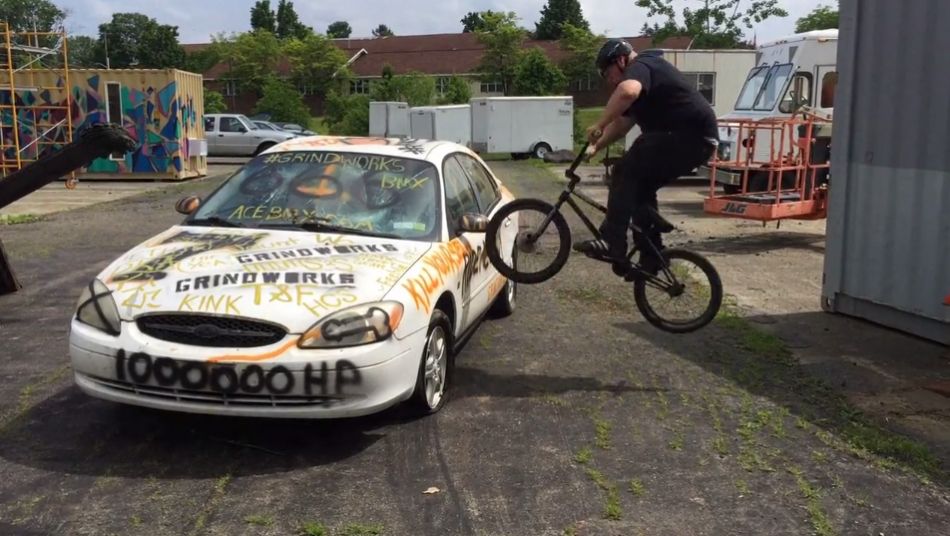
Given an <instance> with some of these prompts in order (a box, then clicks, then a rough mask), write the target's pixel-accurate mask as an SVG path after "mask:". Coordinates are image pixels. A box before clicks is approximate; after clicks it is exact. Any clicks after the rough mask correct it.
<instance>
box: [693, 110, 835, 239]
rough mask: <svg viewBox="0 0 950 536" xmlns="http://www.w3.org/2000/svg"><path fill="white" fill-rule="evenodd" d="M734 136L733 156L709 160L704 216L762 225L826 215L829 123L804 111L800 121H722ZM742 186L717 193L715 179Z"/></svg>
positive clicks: (798, 119) (814, 218) (786, 119)
mask: <svg viewBox="0 0 950 536" xmlns="http://www.w3.org/2000/svg"><path fill="white" fill-rule="evenodd" d="M719 126H720V127H722V129H724V130H726V131H727V132H730V134H731V133H733V132H735V133H736V136H735V137H734V138H732V137H731V136H730V138H731V139H735V140H737V143H735V144H734V145H732V150H731V154H728V155H727V156H726V157H725V158H723V157H722V156H720V154H719V153H718V152H717V154H715V155H714V156H713V158H712V160H710V162H709V165H708V167H709V170H710V172H709V177H710V189H709V197H707V198H706V200H705V202H704V206H703V209H704V211H705V212H706V213H708V214H715V215H719V216H726V217H733V218H743V219H748V220H757V221H761V222H763V224H765V223H766V222H770V221H780V220H783V219H796V220H816V219H822V218H824V217H825V216H826V215H827V209H828V178H829V174H830V141H831V120H830V119H829V118H825V117H822V116H819V115H817V114H814V113H809V112H804V113H802V114H801V117H799V116H797V115H796V116H794V117H792V118H766V119H721V120H720V121H719ZM722 174H728V175H730V176H732V177H739V178H740V182H741V184H740V185H739V186H738V187H732V188H730V189H729V190H730V191H728V192H726V193H721V192H720V191H719V190H720V188H719V187H717V177H720V176H721V175H722Z"/></svg>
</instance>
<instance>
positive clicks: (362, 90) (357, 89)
mask: <svg viewBox="0 0 950 536" xmlns="http://www.w3.org/2000/svg"><path fill="white" fill-rule="evenodd" d="M350 93H355V94H357V95H366V94H368V93H369V80H366V79H363V78H360V79H358V80H350Z"/></svg>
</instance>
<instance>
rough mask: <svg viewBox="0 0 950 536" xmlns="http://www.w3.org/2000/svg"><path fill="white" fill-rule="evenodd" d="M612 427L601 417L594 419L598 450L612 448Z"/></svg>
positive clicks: (595, 441) (595, 440)
mask: <svg viewBox="0 0 950 536" xmlns="http://www.w3.org/2000/svg"><path fill="white" fill-rule="evenodd" d="M610 431H611V426H610V423H609V422H608V421H606V420H605V419H603V418H601V417H595V418H594V444H595V445H597V447H598V448H601V449H603V450H607V449H609V448H610Z"/></svg>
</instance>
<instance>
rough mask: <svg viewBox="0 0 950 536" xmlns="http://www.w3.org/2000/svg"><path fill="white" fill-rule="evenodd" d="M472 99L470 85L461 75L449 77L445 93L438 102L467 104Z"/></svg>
mask: <svg viewBox="0 0 950 536" xmlns="http://www.w3.org/2000/svg"><path fill="white" fill-rule="evenodd" d="M471 99H472V86H470V85H469V83H468V82H466V81H465V79H464V78H462V77H461V76H453V77H452V78H449V83H448V86H446V88H445V94H444V95H442V97H441V98H440V99H439V101H438V102H439V104H468V102H469V101H470V100H471Z"/></svg>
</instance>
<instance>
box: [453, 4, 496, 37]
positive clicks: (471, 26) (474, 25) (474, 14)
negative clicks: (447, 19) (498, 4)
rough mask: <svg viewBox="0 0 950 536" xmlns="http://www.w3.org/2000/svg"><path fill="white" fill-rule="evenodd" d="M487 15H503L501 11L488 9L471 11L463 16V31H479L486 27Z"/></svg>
mask: <svg viewBox="0 0 950 536" xmlns="http://www.w3.org/2000/svg"><path fill="white" fill-rule="evenodd" d="M485 15H488V16H492V15H501V13H498V12H495V11H492V10H490V9H489V10H488V11H469V12H468V15H465V16H464V17H462V20H461V21H460V22H461V23H462V33H471V32H477V31H480V30H484V29H485Z"/></svg>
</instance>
